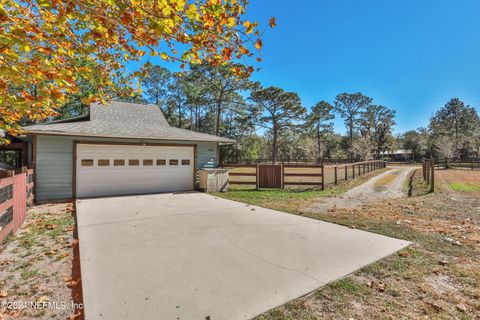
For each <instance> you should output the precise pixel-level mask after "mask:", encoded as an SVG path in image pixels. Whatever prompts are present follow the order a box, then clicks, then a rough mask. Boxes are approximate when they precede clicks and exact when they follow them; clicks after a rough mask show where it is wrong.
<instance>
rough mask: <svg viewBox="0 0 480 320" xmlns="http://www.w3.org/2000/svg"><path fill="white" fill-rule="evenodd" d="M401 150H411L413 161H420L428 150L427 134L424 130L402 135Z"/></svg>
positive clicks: (411, 131) (420, 129)
mask: <svg viewBox="0 0 480 320" xmlns="http://www.w3.org/2000/svg"><path fill="white" fill-rule="evenodd" d="M402 147H403V149H406V150H411V151H412V157H413V159H416V160H418V159H420V157H421V156H423V155H425V153H426V151H427V148H428V133H427V132H426V130H425V129H424V128H419V129H418V130H410V131H407V132H405V133H404V134H403V144H402Z"/></svg>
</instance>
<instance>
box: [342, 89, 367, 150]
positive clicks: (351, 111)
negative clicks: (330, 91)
mask: <svg viewBox="0 0 480 320" xmlns="http://www.w3.org/2000/svg"><path fill="white" fill-rule="evenodd" d="M370 103H372V99H371V98H369V97H367V96H364V95H363V94H361V93H360V92H358V93H353V94H352V93H341V94H339V95H338V96H337V97H336V98H335V111H336V112H338V113H339V114H340V116H341V117H342V118H343V120H344V122H345V126H346V127H347V128H348V137H349V144H350V147H352V146H353V134H354V132H355V129H356V126H357V124H358V117H359V116H360V115H361V113H362V112H363V111H364V110H365V109H366V107H367V106H368V105H370Z"/></svg>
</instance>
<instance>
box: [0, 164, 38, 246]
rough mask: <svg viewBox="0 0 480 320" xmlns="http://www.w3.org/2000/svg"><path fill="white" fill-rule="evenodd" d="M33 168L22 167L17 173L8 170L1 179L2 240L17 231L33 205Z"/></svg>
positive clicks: (0, 232)
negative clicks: (28, 208) (28, 209)
mask: <svg viewBox="0 0 480 320" xmlns="http://www.w3.org/2000/svg"><path fill="white" fill-rule="evenodd" d="M33 174H34V172H33V169H27V168H26V167H24V168H22V170H21V172H19V173H17V174H15V172H14V171H8V172H6V174H5V177H4V178H2V179H0V241H3V240H4V239H5V238H6V237H7V236H8V235H9V234H12V233H15V232H16V231H17V230H18V228H20V226H21V225H22V223H23V221H24V220H25V218H26V216H27V207H29V206H31V205H33V200H34V199H33V194H34V193H33Z"/></svg>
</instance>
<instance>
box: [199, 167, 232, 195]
mask: <svg viewBox="0 0 480 320" xmlns="http://www.w3.org/2000/svg"><path fill="white" fill-rule="evenodd" d="M199 187H200V190H201V191H204V192H225V191H228V169H220V168H217V169H200V171H199Z"/></svg>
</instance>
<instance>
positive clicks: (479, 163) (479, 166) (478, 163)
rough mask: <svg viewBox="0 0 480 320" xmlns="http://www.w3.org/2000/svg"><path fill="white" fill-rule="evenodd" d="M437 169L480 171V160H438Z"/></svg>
mask: <svg viewBox="0 0 480 320" xmlns="http://www.w3.org/2000/svg"><path fill="white" fill-rule="evenodd" d="M435 167H436V168H437V169H448V168H451V169H470V170H480V159H438V160H437V161H435Z"/></svg>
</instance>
